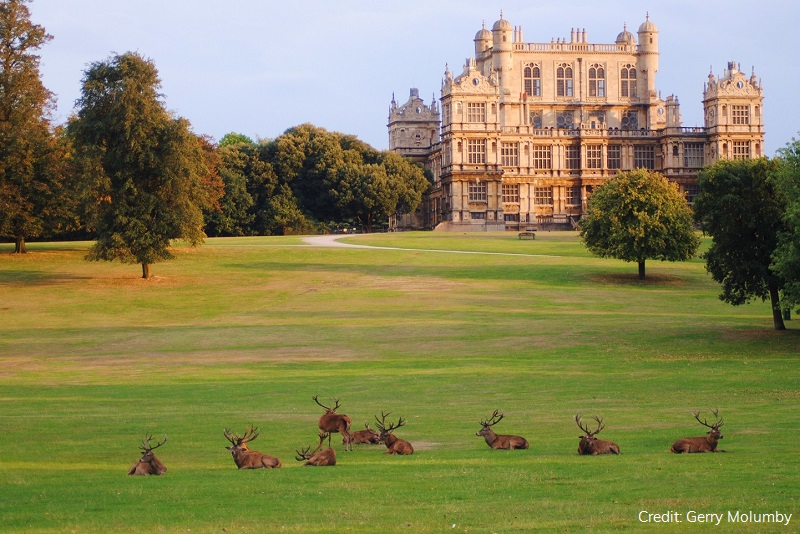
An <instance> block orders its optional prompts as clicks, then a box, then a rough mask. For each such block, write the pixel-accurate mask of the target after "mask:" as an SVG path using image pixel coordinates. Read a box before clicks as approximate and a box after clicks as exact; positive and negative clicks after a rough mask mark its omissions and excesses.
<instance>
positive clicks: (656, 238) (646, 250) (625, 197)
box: [579, 169, 700, 279]
mask: <svg viewBox="0 0 800 534" xmlns="http://www.w3.org/2000/svg"><path fill="white" fill-rule="evenodd" d="M579 229H580V235H581V237H582V238H583V242H584V244H585V245H586V246H587V247H588V249H589V250H590V251H591V252H592V253H593V254H596V255H598V256H601V257H604V258H617V259H620V260H623V261H628V262H633V261H635V262H637V263H638V264H639V278H640V279H643V278H645V261H646V260H648V259H657V260H662V261H685V260H688V259H690V258H692V257H693V256H694V254H695V252H696V251H697V247H698V246H699V245H700V238H699V237H698V236H697V235H696V233H695V232H694V228H693V227H692V213H691V210H690V209H689V207H688V206H687V204H686V199H685V198H684V196H683V195H682V194H681V193H680V191H679V190H678V187H677V186H676V185H675V184H671V183H670V182H669V181H668V180H667V179H666V178H665V177H664V176H663V175H661V174H659V173H656V172H651V171H648V170H645V169H638V170H635V171H629V172H623V173H621V174H619V175H617V176H615V177H614V178H612V179H610V180H608V182H606V183H605V184H603V185H602V186H600V187H598V188H597V189H595V191H594V194H592V196H591V197H590V198H589V202H588V206H587V211H586V214H585V215H584V216H583V217H582V218H581V220H580V226H579Z"/></svg>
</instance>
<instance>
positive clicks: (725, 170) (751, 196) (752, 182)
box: [694, 158, 786, 330]
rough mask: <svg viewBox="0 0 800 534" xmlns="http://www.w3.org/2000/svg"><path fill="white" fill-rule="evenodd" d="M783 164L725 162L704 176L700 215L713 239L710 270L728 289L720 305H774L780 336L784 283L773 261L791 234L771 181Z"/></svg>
mask: <svg viewBox="0 0 800 534" xmlns="http://www.w3.org/2000/svg"><path fill="white" fill-rule="evenodd" d="M776 170H777V162H776V161H774V160H768V159H766V158H761V159H756V160H720V161H718V162H716V163H715V164H714V165H712V166H711V167H708V168H707V169H704V170H703V171H702V172H701V173H700V174H699V176H698V184H699V186H700V193H699V194H698V195H697V196H696V197H695V199H694V212H695V213H694V215H695V219H696V220H697V222H698V223H699V224H700V226H701V228H702V229H703V231H704V232H705V233H707V234H708V235H710V236H711V237H712V243H711V247H710V248H709V250H708V252H706V253H705V259H706V270H707V271H708V272H709V273H710V274H711V276H712V278H713V279H714V280H715V281H717V282H719V283H720V284H722V294H721V295H720V299H721V300H723V301H724V302H728V303H729V304H732V305H734V306H738V305H741V304H745V303H747V302H750V300H751V299H753V298H760V299H762V300H767V299H770V301H771V303H772V316H773V322H774V325H775V329H776V330H784V329H785V326H784V323H783V317H782V314H781V307H780V291H781V290H782V289H783V286H784V283H783V278H782V277H781V276H780V275H779V274H777V273H775V272H774V271H773V270H772V268H771V265H772V257H773V254H774V253H775V251H776V248H777V247H778V243H779V239H780V235H781V234H782V233H783V232H784V231H785V223H784V218H783V216H784V212H785V210H786V204H785V201H784V200H783V199H782V197H781V195H779V194H778V193H777V191H776V189H775V183H774V180H773V179H772V178H771V176H772V175H773V174H774V173H775V171H776Z"/></svg>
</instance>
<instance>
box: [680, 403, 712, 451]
mask: <svg viewBox="0 0 800 534" xmlns="http://www.w3.org/2000/svg"><path fill="white" fill-rule="evenodd" d="M711 413H713V414H714V418H715V419H716V422H714V424H711V425H709V424H708V421H706V420H705V419H703V420H702V421H701V420H700V412H693V413H692V415H694V418H695V419H697V422H698V423H700V424H701V425H703V426H704V427H707V428H708V429H709V431H708V434H706V435H705V436H702V437H699V438H683V439H679V440H678V441H676V442H675V443H673V444H672V447H670V449H669V450H670V451H671V452H674V453H683V452H687V453H688V452H722V451H718V450H717V442H718V441H719V440H721V439H722V438H723V437H724V436H723V435H722V433H721V432H720V431H719V429H720V427H721V426H722V425H724V424H725V423H723V422H722V417H720V416H719V409H717V410H711Z"/></svg>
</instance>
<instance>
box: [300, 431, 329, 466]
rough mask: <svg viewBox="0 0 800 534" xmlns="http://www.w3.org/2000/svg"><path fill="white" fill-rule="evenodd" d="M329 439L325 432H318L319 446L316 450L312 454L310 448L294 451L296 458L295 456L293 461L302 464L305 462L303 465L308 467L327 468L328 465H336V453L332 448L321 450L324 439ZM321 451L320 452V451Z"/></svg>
mask: <svg viewBox="0 0 800 534" xmlns="http://www.w3.org/2000/svg"><path fill="white" fill-rule="evenodd" d="M329 438H330V434H329V433H327V432H320V433H319V445H317V448H316V449H314V452H311V446H310V445H309V446H308V447H306V448H304V449H302V450H296V449H295V452H296V453H297V456H295V460H297V461H298V462H302V461H304V460H305V464H304V465H310V466H320V467H321V466H329V465H336V451H334V450H333V449H332V448H330V447H327V448H325V449H322V444H323V443H324V441H325V440H326V439H329ZM320 449H322V450H320Z"/></svg>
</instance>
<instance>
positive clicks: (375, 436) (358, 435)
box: [342, 421, 381, 445]
mask: <svg viewBox="0 0 800 534" xmlns="http://www.w3.org/2000/svg"><path fill="white" fill-rule="evenodd" d="M364 428H365V430H356V431H355V432H350V439H351V442H352V443H355V444H356V445H358V444H362V443H370V444H373V445H377V444H379V443H381V434H380V432H378V431H377V430H374V429H372V428H370V427H369V421H367V422H366V423H364ZM342 443H343V444H345V445H347V437H346V436H345V437H342Z"/></svg>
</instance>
